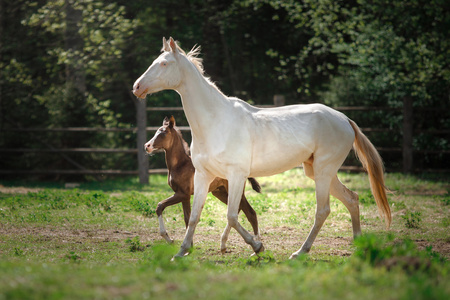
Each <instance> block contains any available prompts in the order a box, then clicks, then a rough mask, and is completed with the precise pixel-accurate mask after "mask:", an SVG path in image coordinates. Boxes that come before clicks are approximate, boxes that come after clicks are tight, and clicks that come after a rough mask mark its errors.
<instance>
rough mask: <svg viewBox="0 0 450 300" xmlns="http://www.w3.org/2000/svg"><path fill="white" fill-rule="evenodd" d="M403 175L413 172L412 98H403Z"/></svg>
mask: <svg viewBox="0 0 450 300" xmlns="http://www.w3.org/2000/svg"><path fill="white" fill-rule="evenodd" d="M402 148H403V173H411V172H412V171H413V160H414V158H413V105H412V98H411V97H409V96H406V97H404V98H403V147H402Z"/></svg>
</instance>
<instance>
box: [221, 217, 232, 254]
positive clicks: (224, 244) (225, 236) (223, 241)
mask: <svg viewBox="0 0 450 300" xmlns="http://www.w3.org/2000/svg"><path fill="white" fill-rule="evenodd" d="M230 230H231V226H230V224H227V227H225V230H224V231H223V233H222V237H221V238H220V252H222V253H225V251H226V250H227V241H228V236H229V235H230Z"/></svg>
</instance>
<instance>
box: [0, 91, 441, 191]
mask: <svg viewBox="0 0 450 300" xmlns="http://www.w3.org/2000/svg"><path fill="white" fill-rule="evenodd" d="M283 104H284V97H282V96H275V97H274V105H271V106H272V107H273V106H281V105H283ZM135 106H136V123H137V126H136V128H99V127H97V128H88V127H72V128H70V127H69V128H19V127H17V128H8V129H3V131H9V132H17V133H24V132H66V133H69V132H132V133H135V134H136V135H137V145H136V148H132V149H130V148H120V149H110V148H66V149H57V148H54V147H52V146H51V145H45V148H42V149H29V148H9V149H0V153H27V152H34V153H36V152H38V153H55V154H59V155H61V156H62V157H63V158H64V159H65V160H66V161H68V162H69V163H70V164H71V165H72V166H73V167H75V169H71V170H44V169H40V170H0V175H8V174H10V175H11V174H16V175H17V174H20V175H38V174H54V175H69V174H79V175H92V176H94V177H96V178H97V179H99V180H101V178H100V177H99V175H139V180H140V183H142V184H148V182H149V180H148V176H149V174H161V173H167V169H165V168H163V169H149V167H148V166H149V162H148V156H147V155H146V153H145V151H144V147H143V145H144V144H145V142H147V132H151V133H153V132H155V131H156V130H157V129H158V128H159V126H147V124H146V123H147V112H156V111H166V112H174V111H182V110H183V108H182V107H149V108H147V107H146V102H145V101H136V102H135ZM265 107H270V106H265ZM335 109H336V110H339V111H342V112H349V111H375V110H377V111H398V112H399V113H401V114H402V115H403V128H402V136H403V139H402V140H403V142H402V145H401V146H400V145H399V146H398V147H391V148H377V149H378V151H380V152H388V153H399V154H401V155H402V158H403V166H402V170H400V171H403V172H405V173H410V172H413V171H414V172H417V171H424V170H417V169H414V165H413V163H414V159H413V155H414V153H417V152H418V151H415V150H414V149H413V136H414V129H413V108H412V102H411V100H410V99H408V98H405V99H404V105H403V108H390V107H364V106H351V107H335ZM179 128H180V129H181V130H182V131H190V129H189V127H188V126H179ZM361 129H362V131H363V132H365V133H370V132H386V133H392V132H394V130H392V129H386V128H361ZM434 133H438V134H448V133H450V131H448V130H447V131H445V130H443V131H434ZM420 152H422V153H425V152H433V153H436V154H450V151H420ZM73 153H129V154H133V155H137V161H138V163H137V170H92V169H89V168H87V167H85V166H82V165H80V164H79V163H77V162H76V161H74V160H73V159H71V158H70V157H69V154H73ZM341 169H342V170H351V171H362V168H361V167H360V166H356V165H345V166H342V168H341ZM396 171H399V170H396ZM431 171H433V172H449V171H450V170H448V169H445V168H444V169H433V170H431Z"/></svg>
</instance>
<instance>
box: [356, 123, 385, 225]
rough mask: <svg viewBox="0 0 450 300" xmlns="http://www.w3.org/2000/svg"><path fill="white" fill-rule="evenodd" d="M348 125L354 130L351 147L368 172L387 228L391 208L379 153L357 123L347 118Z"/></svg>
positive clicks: (373, 192)
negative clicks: (353, 139)
mask: <svg viewBox="0 0 450 300" xmlns="http://www.w3.org/2000/svg"><path fill="white" fill-rule="evenodd" d="M349 122H350V125H351V126H352V127H353V130H354V131H355V141H354V143H353V149H354V150H355V153H356V156H357V157H358V159H359V160H360V161H361V163H362V165H363V167H364V169H365V170H366V171H367V173H368V174H369V182H370V189H371V190H372V194H373V196H374V198H375V201H376V203H377V206H378V211H379V212H380V215H381V216H383V215H384V220H385V222H386V227H387V228H389V226H390V225H391V221H392V216H391V209H390V207H389V203H388V200H387V196H386V190H387V189H386V187H385V185H384V177H383V173H384V166H383V161H382V159H381V156H380V154H378V151H377V150H376V149H375V147H374V145H373V144H372V143H371V142H370V141H369V139H368V138H367V137H366V136H365V135H364V133H362V131H361V129H359V127H358V125H356V123H355V122H353V121H352V120H350V119H349Z"/></svg>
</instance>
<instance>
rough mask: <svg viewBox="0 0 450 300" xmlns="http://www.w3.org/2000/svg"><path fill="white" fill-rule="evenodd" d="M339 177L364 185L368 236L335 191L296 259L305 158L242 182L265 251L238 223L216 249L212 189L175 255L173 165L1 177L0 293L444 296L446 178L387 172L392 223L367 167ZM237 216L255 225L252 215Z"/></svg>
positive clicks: (177, 220) (307, 187)
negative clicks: (254, 184) (68, 185)
mask: <svg viewBox="0 0 450 300" xmlns="http://www.w3.org/2000/svg"><path fill="white" fill-rule="evenodd" d="M339 177H340V179H341V181H342V182H344V184H346V185H347V186H348V187H349V188H350V189H352V190H354V191H356V192H357V193H358V194H359V196H360V203H361V220H362V230H363V236H362V237H361V238H360V239H358V240H357V241H355V242H353V239H352V230H351V222H350V216H349V214H348V212H347V210H346V208H345V207H344V206H343V205H342V203H340V202H339V201H338V200H336V199H334V198H331V214H330V216H329V217H328V219H327V221H326V223H325V225H324V226H323V228H322V230H321V232H320V233H319V236H318V237H317V239H316V241H315V243H314V245H313V247H312V249H311V252H310V253H309V254H308V255H304V256H301V257H299V258H298V259H297V260H294V261H291V260H289V259H288V258H289V256H290V254H291V253H292V252H294V251H296V250H297V249H299V248H300V246H301V244H302V242H303V241H304V239H305V238H306V236H307V234H308V232H309V229H310V227H311V226H312V223H313V221H314V211H315V198H314V183H313V182H312V181H311V180H309V179H308V178H306V177H305V176H304V175H303V172H302V170H301V169H295V170H291V171H289V172H286V173H283V174H280V175H277V176H272V177H269V178H259V179H258V180H259V181H260V183H261V185H262V188H263V191H262V194H257V193H256V192H254V191H252V190H250V188H249V187H247V189H246V194H247V197H248V199H249V202H250V204H251V205H252V206H253V207H254V209H255V210H256V212H257V213H258V220H259V225H260V231H261V238H262V241H263V243H264V245H265V248H266V252H264V253H263V254H262V255H261V256H260V257H257V256H251V254H252V250H251V248H250V247H249V246H248V245H246V244H245V242H244V241H243V240H242V238H241V237H240V236H239V235H238V234H237V233H236V232H235V231H232V233H231V234H230V239H229V241H228V251H227V253H226V254H224V255H222V254H221V253H220V235H221V233H222V230H223V229H224V227H225V225H226V206H225V205H223V204H222V203H221V202H219V201H218V200H217V199H215V198H214V197H213V196H208V199H207V202H206V205H205V207H204V209H203V213H202V217H201V221H200V223H199V225H198V227H197V230H196V235H195V236H194V250H193V252H192V253H191V254H190V255H189V256H187V257H184V258H183V259H180V260H176V261H174V262H171V261H170V259H171V258H172V256H173V255H174V254H175V253H176V252H177V251H178V248H179V245H180V243H181V241H182V239H183V236H184V231H185V230H184V222H183V213H182V210H181V205H178V206H173V207H169V208H167V209H166V211H165V212H164V217H165V220H166V227H167V229H168V233H169V235H170V236H171V237H172V238H174V239H175V240H176V242H175V244H174V245H167V244H166V243H165V242H164V241H163V239H162V238H161V237H160V236H159V233H158V232H159V230H158V220H157V218H156V215H155V209H156V204H157V203H158V202H159V201H161V200H163V199H165V198H167V197H168V196H170V195H171V194H172V192H171V190H170V188H169V187H168V186H167V183H166V176H151V178H150V186H145V187H143V186H140V185H139V184H138V180H137V179H136V178H127V179H118V180H108V181H105V182H101V183H98V182H97V183H81V185H80V186H79V187H78V188H76V189H64V184H57V183H52V184H45V183H25V182H9V181H2V182H0V299H158V298H159V299H199V298H203V299H259V300H260V299H303V298H305V299H449V297H450V284H448V283H449V282H450V265H449V263H448V258H449V257H450V233H449V228H450V195H449V189H450V185H449V183H448V178H445V177H444V178H443V177H439V176H421V177H417V176H405V175H401V174H387V175H386V183H387V186H388V187H389V188H390V189H391V190H392V191H393V194H391V195H389V201H390V204H391V209H392V214H393V223H392V226H391V228H390V229H389V230H386V229H385V225H384V220H383V219H381V218H380V216H379V215H378V211H377V207H376V205H375V202H374V199H373V197H372V196H371V194H370V190H369V184H368V180H367V176H366V175H365V174H347V173H341V174H339ZM240 222H241V224H243V226H244V227H246V228H247V229H250V226H249V223H248V221H247V220H246V219H245V217H244V216H240Z"/></svg>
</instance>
